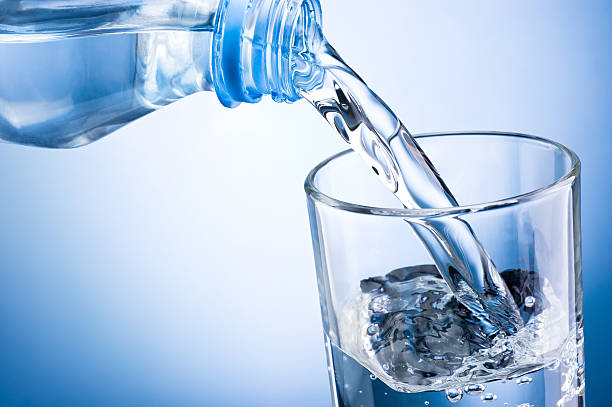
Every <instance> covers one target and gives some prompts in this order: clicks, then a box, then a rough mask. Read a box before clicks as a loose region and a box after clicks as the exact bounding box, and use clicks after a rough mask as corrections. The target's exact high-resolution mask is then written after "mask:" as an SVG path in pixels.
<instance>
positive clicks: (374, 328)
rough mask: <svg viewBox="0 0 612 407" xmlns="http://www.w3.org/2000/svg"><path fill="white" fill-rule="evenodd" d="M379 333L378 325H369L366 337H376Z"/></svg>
mask: <svg viewBox="0 0 612 407" xmlns="http://www.w3.org/2000/svg"><path fill="white" fill-rule="evenodd" d="M379 331H380V329H379V328H378V325H370V326H369V327H368V335H376V334H378V332H379Z"/></svg>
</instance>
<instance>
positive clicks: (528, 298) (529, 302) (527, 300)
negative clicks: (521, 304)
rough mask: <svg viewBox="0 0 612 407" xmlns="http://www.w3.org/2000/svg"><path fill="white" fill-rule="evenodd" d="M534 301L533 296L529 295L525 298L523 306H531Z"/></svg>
mask: <svg viewBox="0 0 612 407" xmlns="http://www.w3.org/2000/svg"><path fill="white" fill-rule="evenodd" d="M535 303H536V299H535V297H532V296H531V295H530V296H529V297H526V298H525V308H531V307H533V306H534V305H535Z"/></svg>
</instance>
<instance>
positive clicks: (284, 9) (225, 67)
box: [212, 0, 321, 107]
mask: <svg viewBox="0 0 612 407" xmlns="http://www.w3.org/2000/svg"><path fill="white" fill-rule="evenodd" d="M215 20H216V21H215V30H214V33H213V38H212V52H213V57H212V73H213V82H214V86H215V91H216V93H217V97H218V98H219V100H220V101H221V103H222V104H223V105H224V106H226V107H236V106H238V105H239V104H240V103H241V102H248V103H256V102H258V101H259V100H261V98H262V96H263V95H268V94H269V95H272V97H273V99H274V100H276V101H278V102H281V101H286V102H293V101H296V100H298V99H299V98H300V94H299V92H298V91H297V90H296V89H295V87H294V85H293V79H292V66H293V63H294V61H293V59H294V56H295V55H294V51H293V49H294V45H295V44H296V43H297V42H301V43H307V41H305V40H304V38H302V37H303V36H305V35H308V33H307V32H305V31H304V30H300V29H299V26H300V25H302V24H301V23H300V22H301V21H309V22H311V23H312V24H313V25H319V24H320V21H321V7H320V5H319V2H318V0H222V1H221V4H220V7H219V10H218V12H217V14H216V16H215Z"/></svg>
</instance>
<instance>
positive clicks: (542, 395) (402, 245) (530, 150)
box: [305, 132, 584, 407]
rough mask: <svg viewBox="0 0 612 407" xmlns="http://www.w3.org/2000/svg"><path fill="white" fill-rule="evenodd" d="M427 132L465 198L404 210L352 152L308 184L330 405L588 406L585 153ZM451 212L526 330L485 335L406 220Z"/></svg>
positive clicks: (524, 139)
mask: <svg viewBox="0 0 612 407" xmlns="http://www.w3.org/2000/svg"><path fill="white" fill-rule="evenodd" d="M417 141H418V143H419V144H420V146H421V148H422V149H423V150H424V151H425V153H426V154H427V156H428V157H429V158H430V159H431V161H432V162H433V163H434V165H435V166H436V167H437V169H438V171H439V173H440V175H441V176H442V178H443V179H444V180H445V181H446V183H447V185H448V186H449V188H450V190H451V191H452V192H453V194H454V195H455V197H456V198H457V200H458V202H459V203H460V204H461V205H462V206H459V207H453V208H442V209H439V208H436V209H418V210H414V209H405V208H403V207H402V206H401V204H400V203H399V202H398V201H397V200H396V198H395V197H394V196H393V195H392V194H391V193H389V191H388V190H387V189H386V188H385V187H384V186H383V185H382V184H381V183H380V182H379V181H378V180H377V178H376V177H375V176H374V175H373V174H372V173H371V169H369V168H367V167H366V166H365V165H364V164H363V162H362V161H361V159H360V158H359V157H358V155H357V154H355V153H353V152H351V151H349V150H347V151H344V152H341V153H339V154H336V155H334V156H333V157H331V158H329V159H327V160H325V161H324V162H322V163H321V164H319V165H318V166H317V167H316V168H314V169H313V170H312V172H311V173H310V174H309V175H308V178H307V180H306V184H305V189H306V193H307V197H308V210H309V215H310V224H311V232H312V242H313V248H314V254H315V263H316V269H317V270H316V271H317V280H318V287H319V294H320V302H321V313H322V317H323V327H324V333H325V344H326V349H327V358H328V366H329V374H330V383H331V389H332V399H333V405H334V406H337V407H341V406H344V407H362V406H363V407H372V406H376V407H381V406H396V407H400V406H402V407H403V406H445V405H455V403H459V404H458V405H459V406H466V407H469V406H483V402H484V403H485V404H484V405H491V406H511V407H515V406H520V407H528V406H529V407H544V406H546V407H549V406H550V407H553V406H554V407H558V406H559V407H560V406H572V407H573V406H583V405H584V357H583V322H582V321H583V319H582V272H581V258H580V162H579V160H578V158H577V157H576V155H575V154H574V153H573V152H571V151H570V150H568V149H567V148H565V147H564V146H562V145H560V144H557V143H555V142H552V141H548V140H545V139H541V138H537V137H533V136H528V135H521V134H510V133H493V132H489V133H450V134H429V135H422V136H419V137H417ZM450 218H459V219H461V220H463V221H465V222H467V223H468V224H469V225H470V226H471V227H472V229H473V230H474V233H475V235H476V236H477V238H478V239H479V240H480V242H481V243H482V244H483V246H484V248H485V249H486V250H487V252H488V254H489V255H490V257H491V258H492V259H493V261H494V263H495V264H496V266H497V270H499V273H500V275H501V278H503V280H504V281H505V283H506V285H507V287H508V289H509V290H510V292H511V293H512V297H513V299H514V302H515V303H516V307H517V309H518V311H519V313H520V315H521V317H522V319H523V321H524V326H523V327H522V328H521V329H520V330H519V331H518V332H517V333H515V334H513V335H506V334H504V333H498V334H495V335H492V336H487V335H485V334H484V333H483V331H482V329H481V326H480V324H479V320H480V319H481V318H482V315H476V314H475V313H473V312H471V311H469V310H468V309H467V308H466V307H464V306H463V304H461V303H460V302H459V301H458V300H457V299H456V298H455V297H454V296H453V295H452V293H451V292H450V290H449V288H448V285H447V284H446V283H445V281H444V280H443V279H442V278H441V277H440V274H439V273H438V271H437V269H436V268H435V266H433V261H432V260H431V257H430V256H429V254H428V252H427V250H426V248H425V246H424V245H423V244H422V242H421V241H420V240H419V239H418V237H417V236H416V234H415V233H414V231H413V229H412V228H411V227H410V225H409V223H426V222H428V221H433V220H434V219H435V220H444V219H450ZM485 312H486V310H485Z"/></svg>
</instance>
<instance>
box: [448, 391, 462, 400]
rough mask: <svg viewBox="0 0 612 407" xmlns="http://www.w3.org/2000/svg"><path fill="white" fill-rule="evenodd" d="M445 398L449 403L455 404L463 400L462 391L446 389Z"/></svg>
mask: <svg viewBox="0 0 612 407" xmlns="http://www.w3.org/2000/svg"><path fill="white" fill-rule="evenodd" d="M446 398H447V399H448V401H450V402H451V403H457V402H458V401H460V400H461V399H462V398H463V391H462V390H461V389H448V390H446Z"/></svg>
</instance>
